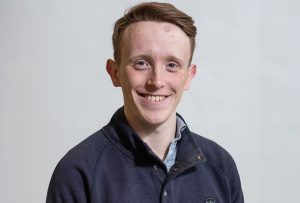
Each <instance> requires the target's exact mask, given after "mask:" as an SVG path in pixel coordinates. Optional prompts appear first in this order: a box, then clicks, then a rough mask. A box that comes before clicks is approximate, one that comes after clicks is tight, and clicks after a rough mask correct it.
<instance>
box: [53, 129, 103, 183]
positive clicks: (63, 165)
mask: <svg viewBox="0 0 300 203" xmlns="http://www.w3.org/2000/svg"><path fill="white" fill-rule="evenodd" d="M107 144H108V140H107V138H106V136H104V135H103V133H102V131H101V130H99V131H97V132H96V133H94V134H93V135H91V136H89V137H88V138H86V139H85V140H83V141H82V142H81V143H79V144H78V145H76V146H75V147H73V148H72V149H71V150H69V151H68V152H67V153H66V155H65V156H64V157H63V158H62V159H61V160H60V161H59V162H58V164H57V166H56V168H55V170H54V172H53V175H52V178H51V182H52V184H54V185H56V184H58V185H60V184H65V183H66V182H68V181H69V182H70V183H69V184H76V181H82V180H84V181H85V183H86V186H88V188H86V189H90V187H91V186H92V184H93V175H94V171H95V169H96V167H97V165H98V163H99V159H101V154H102V153H103V151H104V150H105V147H106V146H107ZM71 182H74V183H71Z"/></svg>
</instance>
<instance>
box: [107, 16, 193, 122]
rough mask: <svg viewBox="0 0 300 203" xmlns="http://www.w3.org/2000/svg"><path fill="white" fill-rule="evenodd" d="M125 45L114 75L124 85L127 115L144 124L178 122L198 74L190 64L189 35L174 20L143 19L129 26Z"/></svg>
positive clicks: (125, 34) (113, 77) (122, 86)
mask: <svg viewBox="0 0 300 203" xmlns="http://www.w3.org/2000/svg"><path fill="white" fill-rule="evenodd" d="M121 47H122V48H121V61H120V63H119V64H116V63H114V67H115V68H114V71H111V73H110V75H111V77H112V79H113V80H114V79H115V80H116V81H115V82H114V85H115V86H120V87H121V88H122V92H123V97H124V110H125V116H126V118H127V119H128V120H129V121H130V122H131V123H132V122H134V123H138V124H142V125H143V126H145V125H146V126H153V125H154V126H155V125H160V124H163V123H167V122H171V120H172V121H175V117H176V107H177V104H178V103H179V101H180V99H181V96H182V93H183V91H184V90H187V89H188V87H189V85H190V81H191V79H192V78H193V76H194V75H195V73H196V67H195V65H191V66H190V67H189V59H190V57H191V50H190V40H189V38H188V36H187V35H186V34H185V33H184V32H183V31H182V30H181V29H180V28H179V27H177V26H175V25H173V24H170V23H166V22H152V21H142V22H138V23H134V24H131V25H130V26H129V27H127V28H126V30H125V31H124V33H123V37H122V44H121ZM109 72H110V71H109ZM112 72H113V73H112Z"/></svg>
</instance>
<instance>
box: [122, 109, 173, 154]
mask: <svg viewBox="0 0 300 203" xmlns="http://www.w3.org/2000/svg"><path fill="white" fill-rule="evenodd" d="M127 122H128V123H129V125H130V126H131V127H132V128H133V129H134V130H135V132H136V133H137V134H138V135H139V136H140V138H141V139H142V140H143V141H144V142H145V143H146V144H148V146H149V147H150V148H151V150H152V151H153V152H154V153H155V154H156V155H157V156H158V157H159V158H160V159H161V160H164V159H165V157H166V155H167V152H168V148H169V145H170V143H171V142H172V141H173V140H174V138H175V132H176V113H174V115H173V116H171V117H170V118H169V119H168V120H167V121H166V122H164V123H162V124H158V125H150V124H143V123H141V122H132V121H130V120H127Z"/></svg>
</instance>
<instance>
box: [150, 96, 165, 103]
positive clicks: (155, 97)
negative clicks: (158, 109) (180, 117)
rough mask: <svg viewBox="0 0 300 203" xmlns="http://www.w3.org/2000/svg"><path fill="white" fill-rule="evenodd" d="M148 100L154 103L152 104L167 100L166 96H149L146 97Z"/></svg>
mask: <svg viewBox="0 0 300 203" xmlns="http://www.w3.org/2000/svg"><path fill="white" fill-rule="evenodd" d="M146 98H147V99H148V100H149V101H152V102H159V101H161V100H163V99H164V98H165V96H154V95H152V96H151V95H148V96H146Z"/></svg>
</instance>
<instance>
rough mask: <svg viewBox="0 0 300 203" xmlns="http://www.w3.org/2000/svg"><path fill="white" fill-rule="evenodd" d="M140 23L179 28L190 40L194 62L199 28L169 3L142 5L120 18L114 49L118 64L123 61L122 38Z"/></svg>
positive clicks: (114, 36)
mask: <svg viewBox="0 0 300 203" xmlns="http://www.w3.org/2000/svg"><path fill="white" fill-rule="evenodd" d="M140 21H155V22H168V23H171V24H174V25H176V26H178V27H179V28H180V29H181V30H182V31H183V32H184V33H185V34H186V35H187V36H188V37H189V39H190V44H191V56H190V61H189V62H191V60H192V57H193V53H194V49H195V37H196V34H197V28H196V27H195V26H194V21H193V19H192V18H191V17H190V16H188V15H186V14H185V13H183V12H182V11H180V10H178V9H177V8H175V7H174V6H173V5H172V4H168V3H157V2H149V3H141V4H138V5H136V6H134V7H132V8H131V9H129V10H128V11H127V12H126V13H125V15H124V16H123V17H122V18H120V19H119V20H118V21H117V22H116V23H115V27H114V33H113V37H112V40H113V48H114V59H115V61H116V62H117V63H120V61H121V48H122V37H123V33H124V31H125V30H126V28H127V27H128V26H129V25H131V24H133V23H136V22H140Z"/></svg>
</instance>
